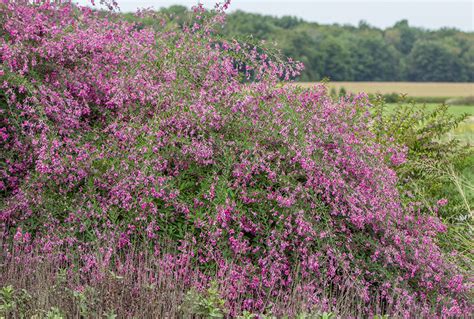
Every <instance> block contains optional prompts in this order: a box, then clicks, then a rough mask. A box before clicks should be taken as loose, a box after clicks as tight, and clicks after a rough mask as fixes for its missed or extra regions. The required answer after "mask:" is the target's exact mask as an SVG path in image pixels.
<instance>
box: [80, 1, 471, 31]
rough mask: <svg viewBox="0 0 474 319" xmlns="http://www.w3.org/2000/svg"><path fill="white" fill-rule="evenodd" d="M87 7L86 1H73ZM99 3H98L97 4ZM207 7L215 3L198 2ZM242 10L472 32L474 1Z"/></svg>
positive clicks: (292, 4) (127, 7)
mask: <svg viewBox="0 0 474 319" xmlns="http://www.w3.org/2000/svg"><path fill="white" fill-rule="evenodd" d="M76 1H78V2H79V3H82V4H84V3H87V2H88V0H76ZM117 1H118V3H119V6H120V8H121V10H122V11H135V10H136V9H137V8H147V7H153V8H156V9H159V8H161V7H168V6H170V5H173V4H181V5H185V6H188V7H190V6H192V5H194V4H196V3H197V2H198V0H135V1H134V0H117ZM96 2H98V0H96ZM201 2H202V3H203V4H204V5H206V6H209V7H212V6H213V4H215V3H216V0H201ZM237 9H240V10H244V11H247V12H256V13H262V14H269V15H274V16H283V15H292V16H297V17H300V18H303V19H305V20H307V21H314V22H318V23H322V24H331V23H340V24H352V25H357V24H358V23H359V21H360V20H365V21H367V22H368V23H369V24H371V25H374V26H377V27H381V28H385V27H387V26H392V25H393V24H394V23H395V22H396V21H399V20H402V19H407V20H408V21H409V23H410V25H413V26H419V27H424V28H428V29H439V28H441V27H455V28H458V29H461V30H464V31H474V12H473V11H474V0H437V1H433V0H411V1H410V0H332V1H331V0H233V1H232V3H231V6H230V11H234V10H237Z"/></svg>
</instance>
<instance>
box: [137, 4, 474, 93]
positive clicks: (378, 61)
mask: <svg viewBox="0 0 474 319" xmlns="http://www.w3.org/2000/svg"><path fill="white" fill-rule="evenodd" d="M163 11H164V12H167V13H172V14H173V15H174V17H175V21H177V22H178V23H184V21H185V17H186V12H187V9H186V7H183V6H172V7H170V8H166V9H163ZM128 18H129V19H131V20H133V19H135V20H136V18H133V17H132V15H128ZM140 21H142V22H143V23H144V24H145V25H155V26H156V25H158V23H159V22H158V21H157V20H154V19H146V20H141V19H140ZM222 33H223V35H224V36H226V37H230V38H241V39H245V40H247V41H248V40H250V39H249V38H248V37H249V36H252V37H253V39H255V40H266V41H267V46H271V44H272V43H277V46H278V48H280V49H281V51H282V52H283V54H284V55H286V56H290V57H293V58H294V59H297V60H299V61H301V62H303V63H304V65H305V70H304V71H303V72H302V74H301V77H300V80H302V81H320V80H322V79H324V78H329V79H330V80H331V81H421V82H425V81H427V82H474V33H472V32H462V31H459V30H456V29H448V28H444V29H440V30H437V31H432V30H425V29H422V28H417V27H412V26H410V25H409V24H408V22H407V21H406V20H402V21H399V22H397V23H396V24H395V25H394V26H392V27H390V28H387V29H385V30H382V29H378V28H375V27H372V26H370V25H368V24H367V23H365V22H361V23H360V24H359V25H358V26H357V27H354V26H348V25H344V26H341V25H338V24H334V25H320V24H318V23H311V22H306V21H303V20H301V19H298V18H295V17H289V16H285V17H281V18H277V17H271V16H264V15H260V14H254V13H247V12H242V11H237V12H234V13H231V14H229V16H228V18H227V22H226V25H225V28H224V29H223V31H222ZM392 92H399V91H392ZM390 93H391V92H390ZM471 95H472V90H471ZM427 96H429V95H427Z"/></svg>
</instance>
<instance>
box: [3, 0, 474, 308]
mask: <svg viewBox="0 0 474 319" xmlns="http://www.w3.org/2000/svg"><path fill="white" fill-rule="evenodd" d="M227 6H228V3H225V4H223V5H218V6H216V11H215V14H213V15H207V14H206V12H205V11H204V9H203V8H202V7H200V6H198V7H196V8H195V13H194V16H193V18H192V20H190V21H192V23H191V24H190V25H188V26H186V25H185V26H184V27H183V28H176V27H173V25H168V24H167V23H166V19H164V20H163V30H161V31H153V30H150V29H147V28H140V27H137V25H136V24H133V23H128V22H124V21H122V20H120V19H119V18H118V17H117V16H116V15H115V14H114V13H107V14H105V13H102V12H98V11H92V10H91V9H90V8H86V7H80V6H74V5H71V4H69V3H54V4H53V3H50V2H49V1H37V2H35V3H34V4H30V3H28V2H27V1H3V3H2V4H0V15H1V18H2V19H1V21H2V25H1V27H0V35H1V39H0V62H1V64H0V65H1V69H0V78H1V79H0V83H1V85H2V91H1V95H0V101H1V102H0V103H1V105H2V114H3V119H2V131H1V132H2V135H1V137H2V143H3V145H2V155H3V157H4V158H5V163H4V164H3V166H2V170H1V175H2V184H1V188H2V192H3V195H2V196H3V197H2V202H3V203H2V212H1V215H0V219H1V220H2V229H1V238H2V243H3V251H4V256H3V257H2V258H4V259H5V260H6V261H10V262H20V263H25V264H28V263H37V262H38V260H42V259H45V258H46V259H47V260H48V262H53V263H54V262H56V263H57V265H58V267H59V266H64V265H65V264H66V265H67V267H69V268H71V269H76V271H78V272H79V274H80V276H81V278H82V280H83V281H84V282H88V283H90V282H93V283H94V282H95V283H97V282H100V281H101V280H102V279H103V274H104V269H105V270H106V269H109V268H111V267H112V268H114V269H115V268H118V269H119V270H122V271H125V270H126V271H127V272H132V273H133V271H134V267H135V266H134V265H136V264H137V263H138V264H140V258H141V257H140V254H131V252H133V251H136V249H137V247H138V249H139V250H142V251H143V252H145V251H147V252H150V253H152V254H154V256H156V258H157V262H159V263H160V265H162V268H163V269H164V270H163V269H162V272H166V269H169V272H170V273H180V272H181V273H180V277H179V278H182V280H183V281H184V282H186V283H187V284H188V285H190V286H193V288H195V289H198V290H201V291H203V290H205V289H207V288H208V287H209V285H210V284H211V282H212V283H213V284H217V287H219V289H220V295H221V297H222V298H223V300H224V302H225V306H226V309H228V311H229V315H230V316H235V315H237V314H240V313H242V312H243V311H253V312H261V313H263V312H265V311H267V312H268V311H270V312H273V313H275V314H277V315H279V314H282V313H285V312H288V311H289V310H288V309H284V307H283V308H282V307H280V308H279V307H277V304H280V305H281V303H282V302H283V304H284V303H285V302H286V303H290V301H291V300H292V298H295V294H298V298H300V299H301V300H302V303H301V305H302V306H301V307H302V308H304V310H311V309H312V308H313V307H318V309H322V310H324V311H325V310H329V309H332V307H333V306H334V304H335V303H336V302H337V299H331V298H332V297H331V298H327V295H328V294H327V291H328V290H329V291H334V292H335V294H334V296H337V294H338V293H339V294H342V293H344V292H345V291H346V292H347V291H355V292H357V294H358V296H360V298H358V305H357V307H358V308H359V309H358V311H360V312H362V313H366V314H374V312H375V308H374V307H373V305H374V304H377V305H378V307H379V308H378V309H379V310H381V311H382V312H387V313H390V314H398V315H404V316H410V315H412V313H411V312H410V311H412V310H413V309H418V310H417V311H419V313H420V315H422V316H462V315H466V314H468V313H469V312H470V310H471V306H470V304H469V298H468V292H469V290H468V288H469V287H468V285H467V284H466V282H465V280H464V279H463V276H462V274H461V273H460V272H459V270H457V269H456V267H454V266H453V265H451V264H449V263H447V262H445V260H444V258H443V256H442V253H441V251H440V249H439V248H438V246H437V244H436V239H435V238H436V235H437V234H438V233H439V232H443V231H445V227H444V226H443V224H441V223H440V221H439V220H438V219H437V218H435V217H433V216H430V215H428V214H425V213H424V212H423V207H422V206H421V204H420V203H408V204H402V201H401V200H400V195H399V193H398V190H397V187H396V186H397V176H396V174H395V173H394V171H393V170H392V169H391V168H390V167H389V166H388V165H387V164H385V163H386V161H388V160H391V161H392V164H393V165H399V164H401V163H403V162H404V158H405V154H404V151H403V149H399V148H398V147H396V146H393V147H388V148H386V147H385V146H382V145H380V144H379V143H377V142H376V138H375V136H374V135H373V134H372V133H370V130H369V129H368V128H369V122H370V118H371V117H370V114H369V108H370V104H369V103H368V100H367V98H366V96H364V95H360V96H356V97H354V98H351V99H341V100H340V101H339V102H337V103H336V102H333V101H332V100H331V98H330V97H329V95H328V94H327V92H326V89H325V88H324V86H315V87H314V88H312V89H309V90H302V89H299V88H295V87H288V86H281V85H279V81H281V80H282V79H283V80H289V79H291V78H293V77H295V76H297V75H298V73H299V71H301V69H302V65H300V64H299V63H296V62H293V61H291V60H289V61H286V62H284V63H283V62H282V61H281V60H280V59H273V58H272V57H271V56H268V55H267V54H266V53H265V52H263V51H261V50H260V49H258V48H254V47H251V46H248V45H245V44H242V43H238V42H236V41H224V40H222V39H218V38H217V37H214V35H213V34H214V33H213V30H214V28H215V27H216V26H218V25H220V24H221V23H222V22H223V20H224V18H225V15H224V14H223V10H225V8H226V7H227ZM143 14H146V13H143ZM246 79H247V80H252V81H246ZM439 209H442V207H440V208H439ZM94 252H96V253H94ZM137 258H138V260H137ZM190 265H192V267H191V266H190ZM147 275H148V276H150V277H149V280H150V282H152V283H153V282H155V281H157V280H158V281H159V278H156V276H154V275H153V272H148V273H147ZM276 300H279V303H277V302H276ZM287 314H288V313H287ZM289 314H290V315H291V313H289Z"/></svg>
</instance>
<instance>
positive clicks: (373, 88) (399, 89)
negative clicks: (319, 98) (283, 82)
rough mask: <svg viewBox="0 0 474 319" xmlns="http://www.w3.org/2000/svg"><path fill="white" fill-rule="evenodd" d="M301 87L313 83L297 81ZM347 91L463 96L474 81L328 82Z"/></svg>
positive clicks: (473, 92) (469, 93) (468, 93)
mask: <svg viewBox="0 0 474 319" xmlns="http://www.w3.org/2000/svg"><path fill="white" fill-rule="evenodd" d="M297 84H298V85H301V86H303V87H308V86H312V85H314V84H315V83H310V82H300V83H297ZM333 87H334V88H336V89H337V90H338V91H339V89H340V88H341V87H344V88H345V89H346V90H347V91H348V92H352V93H358V92H365V93H381V94H385V93H394V92H396V93H400V94H407V95H408V96H411V97H464V96H473V95H474V83H420V82H329V88H333Z"/></svg>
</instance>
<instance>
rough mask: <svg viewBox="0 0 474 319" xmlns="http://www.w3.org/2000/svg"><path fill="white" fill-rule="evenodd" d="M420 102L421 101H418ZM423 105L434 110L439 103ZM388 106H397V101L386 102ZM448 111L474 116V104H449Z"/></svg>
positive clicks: (454, 113)
mask: <svg viewBox="0 0 474 319" xmlns="http://www.w3.org/2000/svg"><path fill="white" fill-rule="evenodd" d="M419 104H422V103H419ZM423 105H425V107H426V108H427V109H428V110H434V109H435V108H436V107H437V106H439V103H424V104H423ZM387 106H388V107H390V108H396V107H397V106H398V104H397V103H388V104H387ZM448 110H449V113H451V114H453V115H461V114H464V113H467V114H469V116H470V117H474V106H473V105H451V106H450V107H449V109H448Z"/></svg>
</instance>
